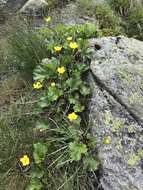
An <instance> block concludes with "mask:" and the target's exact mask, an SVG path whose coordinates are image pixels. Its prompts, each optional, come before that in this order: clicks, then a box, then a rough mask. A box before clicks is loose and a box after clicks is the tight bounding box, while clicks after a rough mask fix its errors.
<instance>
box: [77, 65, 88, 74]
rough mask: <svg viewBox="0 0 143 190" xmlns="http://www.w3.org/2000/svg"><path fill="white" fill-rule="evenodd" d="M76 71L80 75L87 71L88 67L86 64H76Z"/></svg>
mask: <svg viewBox="0 0 143 190" xmlns="http://www.w3.org/2000/svg"><path fill="white" fill-rule="evenodd" d="M77 69H78V71H80V73H84V72H85V71H87V70H88V69H89V66H88V65H86V64H77Z"/></svg>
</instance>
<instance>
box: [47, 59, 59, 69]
mask: <svg viewBox="0 0 143 190" xmlns="http://www.w3.org/2000/svg"><path fill="white" fill-rule="evenodd" d="M44 60H45V59H44ZM44 66H46V67H47V68H48V69H50V70H52V71H55V70H56V69H57V66H58V61H57V59H56V58H55V57H52V59H51V60H50V61H49V59H47V62H46V61H44Z"/></svg>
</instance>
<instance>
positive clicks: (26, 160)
mask: <svg viewBox="0 0 143 190" xmlns="http://www.w3.org/2000/svg"><path fill="white" fill-rule="evenodd" d="M20 162H21V163H22V165H23V166H28V165H29V164H30V159H29V157H28V156H27V155H23V157H22V158H20Z"/></svg>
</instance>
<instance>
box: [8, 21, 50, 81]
mask: <svg viewBox="0 0 143 190" xmlns="http://www.w3.org/2000/svg"><path fill="white" fill-rule="evenodd" d="M8 41H9V45H10V49H11V58H12V60H13V65H14V66H15V67H16V69H17V70H18V71H19V72H20V73H21V74H22V76H23V77H24V78H31V74H32V71H33V69H34V68H35V66H36V65H37V64H38V63H39V62H40V61H41V60H42V59H43V58H44V57H45V56H46V54H47V50H46V47H45V44H44V42H43V41H42V39H41V38H40V37H39V36H38V34H37V33H36V31H35V30H32V29H31V28H30V27H29V26H27V25H25V24H24V25H21V26H20V27H18V28H16V29H15V30H14V31H12V34H11V35H10V37H9V40H8Z"/></svg>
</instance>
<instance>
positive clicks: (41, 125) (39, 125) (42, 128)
mask: <svg viewBox="0 0 143 190" xmlns="http://www.w3.org/2000/svg"><path fill="white" fill-rule="evenodd" d="M49 128H50V126H49V124H45V123H43V122H37V124H36V130H40V131H45V130H47V129H49Z"/></svg>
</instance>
